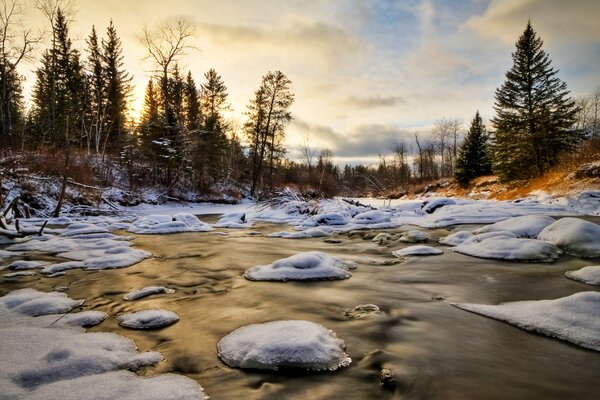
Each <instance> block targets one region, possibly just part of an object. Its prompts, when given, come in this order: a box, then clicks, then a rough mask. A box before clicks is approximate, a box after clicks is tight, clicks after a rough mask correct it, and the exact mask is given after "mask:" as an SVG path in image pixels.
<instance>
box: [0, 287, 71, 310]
mask: <svg viewBox="0 0 600 400" xmlns="http://www.w3.org/2000/svg"><path fill="white" fill-rule="evenodd" d="M82 304H83V300H72V299H70V298H68V297H67V295H66V294H65V293H59V292H49V293H45V292H39V291H37V290H34V289H30V288H26V289H19V290H15V291H13V292H10V293H9V294H7V295H6V296H3V297H0V308H5V309H7V310H9V311H11V312H13V313H15V314H21V315H29V316H32V317H35V316H38V315H44V314H62V313H66V312H69V311H71V310H72V309H74V308H75V307H79V306H81V305H82Z"/></svg>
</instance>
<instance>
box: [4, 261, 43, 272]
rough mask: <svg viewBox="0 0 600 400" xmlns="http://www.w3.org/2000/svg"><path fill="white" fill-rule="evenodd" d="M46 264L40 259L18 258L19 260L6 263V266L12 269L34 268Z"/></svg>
mask: <svg viewBox="0 0 600 400" xmlns="http://www.w3.org/2000/svg"><path fill="white" fill-rule="evenodd" d="M46 264H47V263H46V262H42V261H25V260H19V261H14V262H12V263H10V264H9V265H8V268H9V269H14V270H25V269H36V268H42V267H43V266H44V265H46Z"/></svg>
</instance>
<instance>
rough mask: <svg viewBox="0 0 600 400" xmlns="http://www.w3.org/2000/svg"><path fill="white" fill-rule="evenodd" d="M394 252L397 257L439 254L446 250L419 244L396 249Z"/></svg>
mask: <svg viewBox="0 0 600 400" xmlns="http://www.w3.org/2000/svg"><path fill="white" fill-rule="evenodd" d="M392 254H393V255H394V256H396V257H407V256H437V255H440V254H444V251H443V250H440V249H436V248H435V247H431V246H423V245H418V246H408V247H405V248H403V249H400V250H395V251H394V252H393V253H392Z"/></svg>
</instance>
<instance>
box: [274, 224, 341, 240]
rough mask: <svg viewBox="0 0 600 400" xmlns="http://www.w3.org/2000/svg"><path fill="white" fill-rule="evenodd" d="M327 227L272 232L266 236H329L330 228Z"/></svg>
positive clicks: (286, 237)
mask: <svg viewBox="0 0 600 400" xmlns="http://www.w3.org/2000/svg"><path fill="white" fill-rule="evenodd" d="M327 228H328V227H320V228H308V229H305V230H303V231H298V232H286V231H281V232H273V233H270V234H268V235H267V237H273V238H282V239H306V238H316V237H324V236H329V235H330V234H331V233H332V231H333V230H332V229H327Z"/></svg>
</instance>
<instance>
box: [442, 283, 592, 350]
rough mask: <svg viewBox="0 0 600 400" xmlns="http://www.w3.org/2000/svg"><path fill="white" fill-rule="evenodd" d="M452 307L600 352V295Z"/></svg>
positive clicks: (579, 294)
mask: <svg viewBox="0 0 600 400" xmlns="http://www.w3.org/2000/svg"><path fill="white" fill-rule="evenodd" d="M453 306H456V307H458V308H462V309H463V310H467V311H471V312H474V313H477V314H481V315H485V316H488V317H491V318H495V319H498V320H501V321H505V322H508V323H510V324H513V325H516V326H518V327H520V328H523V329H526V330H528V331H535V332H539V333H542V334H544V335H548V336H552V337H556V338H559V339H562V340H566V341H569V342H571V343H575V344H576V345H579V346H582V347H586V348H589V349H592V350H596V351H600V292H581V293H575V294H573V295H571V296H568V297H563V298H560V299H556V300H533V301H516V302H511V303H503V304H499V305H483V304H453Z"/></svg>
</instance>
